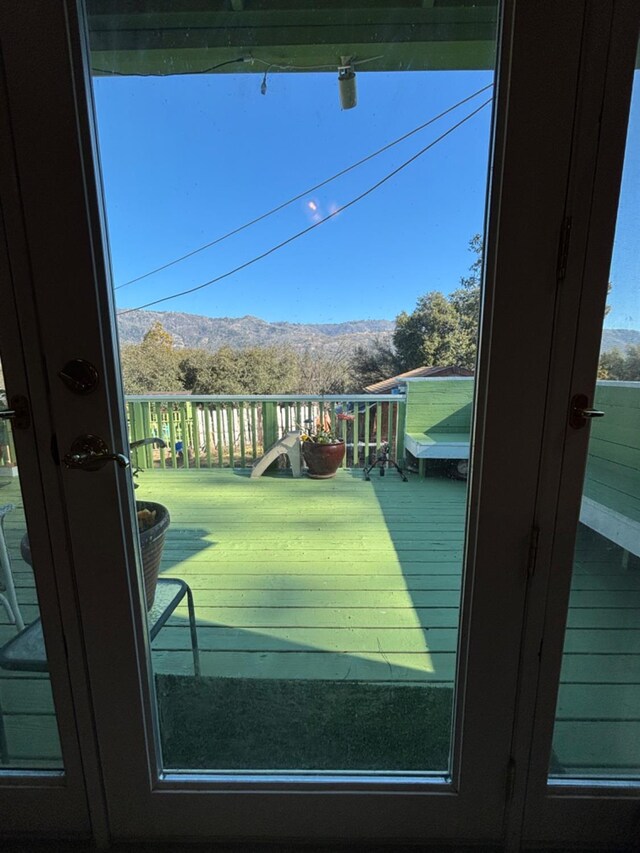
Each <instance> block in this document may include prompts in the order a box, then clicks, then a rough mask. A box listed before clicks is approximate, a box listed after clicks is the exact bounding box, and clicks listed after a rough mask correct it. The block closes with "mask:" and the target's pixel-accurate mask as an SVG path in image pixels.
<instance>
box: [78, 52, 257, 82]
mask: <svg viewBox="0 0 640 853" xmlns="http://www.w3.org/2000/svg"><path fill="white" fill-rule="evenodd" d="M251 61H252V60H251V58H250V57H246V56H238V57H236V59H225V61H224V62H219V63H218V64H217V65H212V66H211V67H210V68H202V69H200V70H198V71H172V72H169V73H167V72H166V71H165V72H163V73H160V72H158V73H157V74H156V73H155V72H150V73H149V74H139V73H136V72H135V71H113V70H110V69H107V68H93V66H92V68H91V70H92V71H95V72H96V74H106V75H107V76H112V77H169V76H171V77H180V76H182V75H185V74H208V73H209V72H210V71H217V69H218V68H224V66H225V65H233V64H234V63H236V62H251Z"/></svg>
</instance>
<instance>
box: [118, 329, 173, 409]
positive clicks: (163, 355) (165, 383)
mask: <svg viewBox="0 0 640 853" xmlns="http://www.w3.org/2000/svg"><path fill="white" fill-rule="evenodd" d="M120 364H121V367H122V379H123V382H124V390H125V392H126V393H127V394H152V393H160V392H164V393H178V392H180V391H181V390H182V383H181V381H180V376H179V373H178V354H177V351H176V350H175V348H174V340H173V336H172V335H171V334H169V332H167V331H166V329H164V327H163V326H162V323H160V322H157V321H156V322H155V323H154V324H153V325H152V326H151V328H150V329H149V331H148V332H147V333H146V334H145V336H144V338H143V339H142V342H141V343H139V344H125V345H124V346H123V347H122V349H121V352H120Z"/></svg>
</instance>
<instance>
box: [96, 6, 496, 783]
mask: <svg viewBox="0 0 640 853" xmlns="http://www.w3.org/2000/svg"><path fill="white" fill-rule="evenodd" d="M88 5H89V22H90V32H91V45H92V58H91V62H92V68H93V74H94V93H95V101H96V106H97V116H98V128H99V142H100V149H101V161H102V168H103V179H104V185H105V194H106V206H107V215H108V221H109V232H110V243H111V250H112V266H113V278H114V286H115V288H116V295H117V303H118V310H119V316H118V321H119V329H120V339H121V343H122V353H121V355H122V372H123V382H124V388H125V392H126V394H127V395H128V396H127V415H128V422H129V428H130V438H131V440H132V441H143V440H144V439H150V438H154V437H155V438H156V439H158V440H159V441H158V440H157V441H156V442H155V444H151V443H147V444H142V445H141V446H140V447H139V449H138V450H136V451H135V455H136V456H137V464H138V465H139V467H140V468H142V469H144V470H143V471H142V472H141V473H140V476H139V480H138V483H139V490H138V492H137V497H138V498H139V499H140V502H141V503H140V511H141V514H140V516H139V518H140V526H141V530H142V533H141V536H142V540H143V546H142V547H143V560H144V561H145V563H146V565H147V568H148V569H149V571H150V572H151V571H152V569H153V562H154V559H155V560H156V568H157V560H159V561H160V564H159V571H160V581H159V584H158V587H157V590H156V594H155V596H156V597H155V603H154V605H153V608H152V610H151V611H150V615H149V620H148V623H149V629H150V633H151V638H152V663H153V671H154V675H155V684H156V690H157V697H158V710H159V720H160V740H161V744H162V750H163V758H164V765H165V767H167V768H172V769H187V770H188V769H212V770H221V769H225V770H226V769H232V770H248V769H251V770H255V769H265V770H276V771H277V770H285V769H287V770H307V769H312V770H337V771H345V772H348V771H361V770H371V771H392V772H393V771H422V772H426V771H436V772H439V773H446V772H447V771H448V766H449V753H450V748H451V720H452V706H453V683H454V673H455V668H456V648H457V632H458V620H459V606H460V589H461V574H462V554H463V545H464V536H465V529H464V519H465V508H466V497H467V476H468V469H469V433H470V426H471V418H472V407H473V388H474V380H473V375H474V370H475V363H476V336H477V325H478V311H479V302H480V279H481V267H482V245H483V237H482V233H483V226H484V206H485V198H486V191H487V163H488V153H489V144H490V123H491V99H492V84H493V76H494V61H495V39H496V30H497V20H498V10H497V5H496V4H492V3H484V4H482V5H481V6H474V7H462V6H457V5H456V6H453V7H450V8H449V7H448V8H447V9H446V10H442V9H438V8H433V4H423V5H424V6H425V7H428V8H422V6H421V5H420V4H415V3H413V2H411V3H409V2H407V3H396V4H394V6H393V8H385V7H382V6H379V5H378V4H376V7H375V9H373V10H372V9H369V8H368V7H367V6H366V5H362V4H360V5H358V4H354V5H351V4H347V6H346V8H341V10H340V14H339V15H338V14H337V13H336V10H335V9H333V8H332V9H326V8H325V7H324V4H315V5H314V4H309V3H308V2H305V3H299V2H291V3H288V4H285V7H286V8H284V7H282V8H281V7H278V9H273V8H270V4H266V5H265V4H252V5H251V7H250V8H249V6H248V5H247V8H244V7H243V4H242V3H238V4H235V3H233V4H231V5H232V7H233V9H232V10H229V9H228V8H227V7H226V6H225V7H224V10H222V4H217V5H216V4H212V8H211V9H210V10H208V11H207V12H206V13H205V12H202V13H197V12H194V13H193V15H191V16H190V17H189V18H188V20H187V19H186V18H184V16H181V15H179V14H178V13H177V11H176V12H175V13H173V12H171V11H170V10H169V11H168V12H167V13H166V14H163V15H162V16H158V17H157V18H156V17H155V16H154V15H153V13H150V14H148V15H145V16H140V17H139V18H138V17H136V15H135V14H134V15H130V16H127V17H126V18H122V19H120V18H119V17H118V16H117V15H115V16H114V15H113V14H111V12H112V11H113V10H110V8H109V7H110V4H109V3H108V2H104V0H102V2H99V3H98V2H95V3H89V4H88ZM114 5H115V4H114ZM236 6H237V7H238V8H236ZM445 11H446V15H443V12H445ZM159 444H163V445H164V446H162V447H161V446H158V445H159ZM265 454H268V455H266V456H265ZM269 454H270V455H269ZM327 456H329V457H330V456H334V457H336V458H335V460H334V467H332V465H331V460H330V459H329V460H327V459H326V457H327ZM395 463H398V465H399V466H400V469H401V470H400V471H398V469H397V467H396V464H395ZM300 465H302V470H301V472H300V473H301V474H302V476H297V474H298V473H299V472H298V466H300ZM335 465H337V469H336V468H335ZM368 466H373V467H372V469H371V470H370V476H368V471H367V468H368ZM258 475H260V476H258ZM169 518H170V521H169ZM160 528H161V529H160ZM161 537H164V546H163V548H162V542H161V541H160V538H161ZM147 539H149V540H150V541H149V542H147ZM158 546H159V547H158ZM161 549H162V550H161ZM191 596H192V598H191ZM151 597H152V593H150V596H149V601H151ZM191 605H193V606H191ZM165 620H166V621H165ZM196 642H197V647H198V648H197V649H196ZM198 672H200V676H199V677H197V673H198Z"/></svg>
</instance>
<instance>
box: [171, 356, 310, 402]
mask: <svg viewBox="0 0 640 853" xmlns="http://www.w3.org/2000/svg"><path fill="white" fill-rule="evenodd" d="M178 370H179V375H180V379H181V382H182V386H183V389H184V390H185V391H190V392H191V393H192V394H286V393H294V392H295V390H297V386H298V377H299V365H298V358H297V356H296V354H295V353H294V352H293V351H292V350H290V349H287V348H284V347H250V348H247V349H243V350H234V349H231V347H221V348H220V349H219V350H217V352H215V353H209V352H206V351H205V350H201V349H191V350H183V351H182V353H181V358H180V361H179V364H178Z"/></svg>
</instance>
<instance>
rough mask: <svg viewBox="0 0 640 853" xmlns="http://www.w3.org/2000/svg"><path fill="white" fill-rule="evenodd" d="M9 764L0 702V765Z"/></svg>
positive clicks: (0, 703)
mask: <svg viewBox="0 0 640 853" xmlns="http://www.w3.org/2000/svg"><path fill="white" fill-rule="evenodd" d="M8 763H9V747H8V746H7V732H6V731H5V727H4V712H3V710H2V702H0V765H3V764H8Z"/></svg>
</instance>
